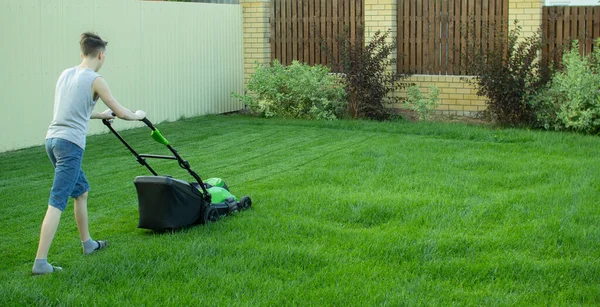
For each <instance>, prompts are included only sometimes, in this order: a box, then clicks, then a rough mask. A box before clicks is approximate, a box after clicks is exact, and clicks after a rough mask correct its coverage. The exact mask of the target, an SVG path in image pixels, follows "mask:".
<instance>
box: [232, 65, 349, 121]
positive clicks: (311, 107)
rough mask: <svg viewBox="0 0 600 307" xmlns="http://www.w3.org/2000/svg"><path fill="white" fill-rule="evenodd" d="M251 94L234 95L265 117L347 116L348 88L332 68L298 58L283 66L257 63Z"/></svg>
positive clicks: (249, 89) (250, 83) (250, 84)
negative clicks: (310, 64) (304, 62)
mask: <svg viewBox="0 0 600 307" xmlns="http://www.w3.org/2000/svg"><path fill="white" fill-rule="evenodd" d="M247 89H248V91H249V93H248V94H246V95H243V96H242V95H239V94H235V93H234V94H233V95H234V97H236V98H238V99H240V100H241V101H242V102H244V104H245V105H246V106H248V107H249V108H250V110H251V111H252V112H254V113H256V114H260V115H262V116H266V117H271V116H280V117H291V118H306V119H336V118H339V117H340V116H343V115H344V112H345V108H346V100H345V91H344V88H343V85H341V84H340V82H339V79H338V77H336V76H334V75H332V74H330V70H329V68H327V67H325V66H321V65H317V66H309V65H307V64H300V63H299V62H298V61H294V62H292V65H289V66H284V65H282V64H281V63H279V61H277V60H274V61H273V64H272V65H265V66H261V65H257V67H256V72H255V73H254V74H253V75H252V77H251V78H250V80H249V81H248V87H247Z"/></svg>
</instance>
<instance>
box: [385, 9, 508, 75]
mask: <svg viewBox="0 0 600 307" xmlns="http://www.w3.org/2000/svg"><path fill="white" fill-rule="evenodd" d="M508 2H509V0H429V1H422V0H398V6H397V9H398V56H399V59H398V63H397V64H398V71H409V72H412V73H415V74H427V75H461V74H463V71H461V68H460V67H461V52H463V51H464V48H466V47H467V39H471V37H472V36H471V35H464V34H463V32H462V31H461V29H462V28H463V27H464V26H466V25H467V24H471V29H474V31H475V32H476V33H473V34H474V35H475V36H476V37H477V38H483V35H487V33H483V32H485V31H482V29H486V28H487V29H494V28H495V27H499V28H500V27H502V28H501V29H506V25H507V24H508ZM490 34H491V35H492V37H491V38H490V39H492V40H493V39H494V37H493V33H490Z"/></svg>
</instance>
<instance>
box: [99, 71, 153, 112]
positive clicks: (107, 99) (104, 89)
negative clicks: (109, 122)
mask: <svg viewBox="0 0 600 307" xmlns="http://www.w3.org/2000/svg"><path fill="white" fill-rule="evenodd" d="M92 91H93V92H94V93H97V94H98V96H99V97H100V99H102V101H104V104H106V106H107V107H109V108H110V110H106V111H104V112H102V113H94V114H92V118H106V116H107V115H111V114H109V113H114V114H115V115H116V116H117V117H118V118H121V119H124V120H142V119H144V118H145V117H146V112H144V111H141V110H138V111H135V113H134V112H131V111H130V110H129V109H127V108H125V107H123V106H122V105H121V104H120V103H119V102H118V101H117V99H115V97H113V95H112V93H111V92H110V88H109V87H108V84H107V83H106V81H104V79H103V78H102V77H98V78H96V79H95V80H94V82H92ZM94 116H97V117H94Z"/></svg>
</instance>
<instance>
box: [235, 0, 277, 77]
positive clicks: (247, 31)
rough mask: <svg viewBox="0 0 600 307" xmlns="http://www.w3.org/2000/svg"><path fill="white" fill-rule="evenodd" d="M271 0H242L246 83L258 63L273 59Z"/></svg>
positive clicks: (265, 62)
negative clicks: (270, 18) (270, 23)
mask: <svg viewBox="0 0 600 307" xmlns="http://www.w3.org/2000/svg"><path fill="white" fill-rule="evenodd" d="M269 2H270V1H269V0H240V3H241V5H242V15H243V27H244V83H247V82H248V79H250V76H251V75H252V74H253V73H254V72H255V70H256V69H255V66H256V63H259V64H267V63H269V62H270V61H271V45H270V43H269V37H270V32H271V27H270V25H269V17H270V3H269Z"/></svg>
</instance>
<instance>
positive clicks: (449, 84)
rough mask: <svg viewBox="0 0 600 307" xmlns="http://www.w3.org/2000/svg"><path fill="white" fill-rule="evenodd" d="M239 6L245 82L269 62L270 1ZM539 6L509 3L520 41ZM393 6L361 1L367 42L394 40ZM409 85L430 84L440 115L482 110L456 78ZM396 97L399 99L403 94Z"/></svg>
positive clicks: (388, 1)
mask: <svg viewBox="0 0 600 307" xmlns="http://www.w3.org/2000/svg"><path fill="white" fill-rule="evenodd" d="M240 3H241V4H242V7H243V13H244V48H245V52H244V54H245V60H244V68H245V70H244V71H245V79H246V81H247V80H248V79H249V77H250V75H251V74H252V73H253V72H254V69H255V63H256V62H258V63H261V64H264V63H269V62H270V44H269V32H270V25H269V17H270V12H269V8H270V0H241V1H240ZM543 5H544V0H510V3H509V22H510V23H511V25H512V22H513V21H514V20H519V24H520V25H521V26H522V27H523V31H522V33H523V37H527V36H529V35H531V34H533V33H535V31H536V30H537V29H538V27H539V26H540V25H541V22H542V20H541V19H542V7H543ZM396 6H397V0H365V35H366V39H367V41H368V40H369V38H370V37H371V36H372V35H373V33H375V32H376V31H378V30H381V31H386V30H388V29H391V30H392V37H395V36H396V23H397V19H396V18H397V11H396ZM390 69H391V70H393V69H395V67H391V68H390ZM409 81H411V82H414V83H416V84H417V85H418V86H419V87H420V88H421V91H422V92H423V93H428V90H429V88H428V87H429V85H430V84H435V85H436V86H437V87H438V88H439V89H440V106H439V107H438V109H437V111H438V113H440V114H446V115H461V116H474V115H476V114H477V113H478V112H480V111H483V110H485V98H484V97H480V96H477V94H476V90H475V89H474V88H473V87H472V86H470V85H469V84H467V83H465V82H463V81H461V80H460V77H458V76H429V75H415V76H413V77H412V78H411V79H410V80H409ZM396 95H399V96H402V95H404V93H403V92H401V93H396ZM425 96H428V95H427V94H425ZM395 107H402V106H395Z"/></svg>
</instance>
